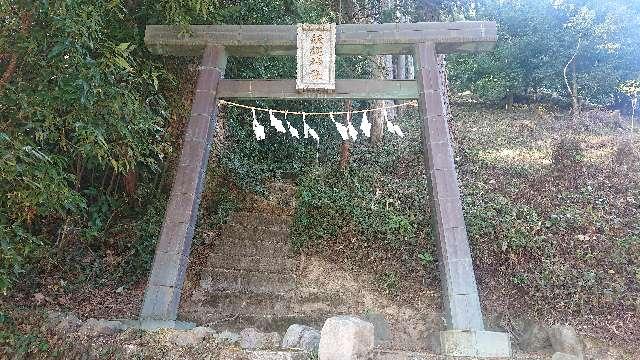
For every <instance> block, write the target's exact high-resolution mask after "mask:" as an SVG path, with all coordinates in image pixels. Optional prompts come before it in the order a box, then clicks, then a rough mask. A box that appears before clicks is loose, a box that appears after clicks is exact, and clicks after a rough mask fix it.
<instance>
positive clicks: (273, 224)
mask: <svg viewBox="0 0 640 360" xmlns="http://www.w3.org/2000/svg"><path fill="white" fill-rule="evenodd" d="M228 223H229V224H232V225H238V226H243V227H247V228H268V229H273V230H288V229H289V227H290V226H291V224H292V223H293V221H292V219H291V217H289V216H281V215H272V214H266V213H253V212H244V211H242V212H236V213H233V214H232V215H231V217H230V218H229V222H228Z"/></svg>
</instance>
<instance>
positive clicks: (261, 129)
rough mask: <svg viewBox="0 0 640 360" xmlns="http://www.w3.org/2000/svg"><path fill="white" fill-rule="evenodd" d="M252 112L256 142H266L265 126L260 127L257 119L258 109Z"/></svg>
mask: <svg viewBox="0 0 640 360" xmlns="http://www.w3.org/2000/svg"><path fill="white" fill-rule="evenodd" d="M251 112H252V113H253V132H254V134H256V140H264V138H265V133H264V126H262V125H260V123H259V122H258V119H257V118H256V109H251Z"/></svg>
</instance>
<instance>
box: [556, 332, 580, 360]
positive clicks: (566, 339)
mask: <svg viewBox="0 0 640 360" xmlns="http://www.w3.org/2000/svg"><path fill="white" fill-rule="evenodd" d="M548 333H549V339H550V340H551V345H552V346H553V350H554V351H556V352H561V353H565V354H570V355H575V356H577V357H578V358H582V357H583V352H584V347H583V345H582V341H580V338H579V337H578V333H577V332H576V330H575V329H574V328H573V327H571V326H568V325H554V326H552V327H550V328H549V330H548Z"/></svg>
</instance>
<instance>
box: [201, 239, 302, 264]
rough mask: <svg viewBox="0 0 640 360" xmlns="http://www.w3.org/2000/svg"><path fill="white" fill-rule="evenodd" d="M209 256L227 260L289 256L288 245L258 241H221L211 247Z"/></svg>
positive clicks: (282, 257) (289, 249)
mask: <svg viewBox="0 0 640 360" xmlns="http://www.w3.org/2000/svg"><path fill="white" fill-rule="evenodd" d="M211 254H212V255H216V256H223V257H227V258H229V259H231V258H237V257H242V256H245V257H254V258H255V257H265V258H276V259H281V260H282V259H286V258H287V257H288V256H290V255H291V248H290V247H289V245H288V244H281V243H277V244H274V243H268V242H266V241H260V240H240V239H223V240H222V241H220V242H218V243H216V244H214V245H213V246H212V247H211Z"/></svg>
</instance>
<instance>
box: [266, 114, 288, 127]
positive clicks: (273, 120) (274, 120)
mask: <svg viewBox="0 0 640 360" xmlns="http://www.w3.org/2000/svg"><path fill="white" fill-rule="evenodd" d="M269 119H270V120H271V126H273V127H274V128H276V130H278V132H281V133H286V132H287V130H286V129H285V128H284V125H283V124H282V121H281V120H278V119H277V118H276V117H275V116H274V115H273V110H269Z"/></svg>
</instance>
